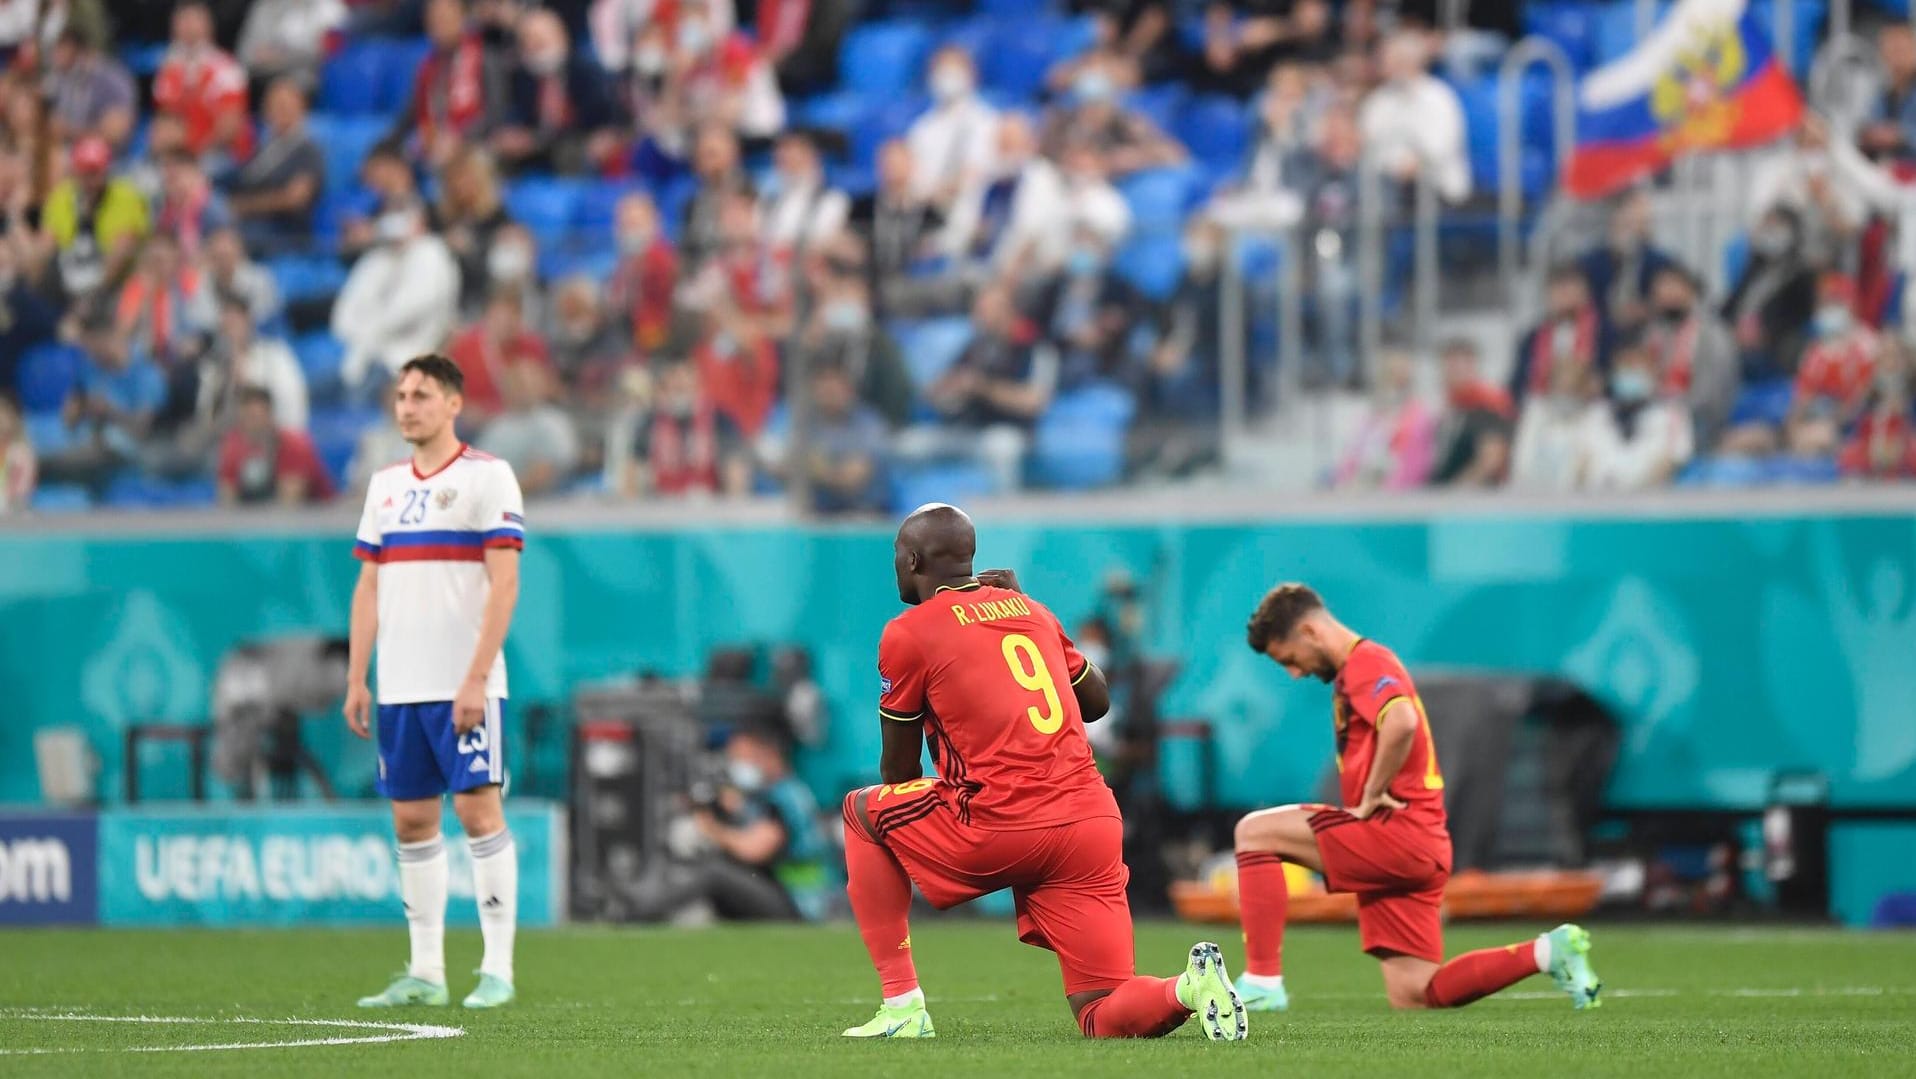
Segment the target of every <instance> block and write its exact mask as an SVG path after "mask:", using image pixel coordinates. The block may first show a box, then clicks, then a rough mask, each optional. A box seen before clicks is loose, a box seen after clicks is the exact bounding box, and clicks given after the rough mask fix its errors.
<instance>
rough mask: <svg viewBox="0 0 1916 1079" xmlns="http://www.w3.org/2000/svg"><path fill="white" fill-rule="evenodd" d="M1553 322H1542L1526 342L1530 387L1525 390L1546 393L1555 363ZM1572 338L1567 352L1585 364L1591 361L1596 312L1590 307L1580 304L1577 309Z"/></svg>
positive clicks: (1593, 351)
mask: <svg viewBox="0 0 1916 1079" xmlns="http://www.w3.org/2000/svg"><path fill="white" fill-rule="evenodd" d="M1554 325H1555V324H1554V321H1553V322H1546V323H1544V325H1543V327H1542V328H1541V329H1539V330H1538V331H1537V334H1536V336H1535V337H1534V338H1532V340H1531V342H1530V386H1529V392H1530V393H1536V394H1543V393H1549V392H1550V369H1551V367H1553V366H1554V365H1555V364H1556V358H1557V354H1556V351H1555V350H1554V348H1553V347H1552V346H1553V345H1555V344H1556V337H1557V335H1556V333H1554V332H1553V330H1554ZM1576 330H1577V334H1576V340H1575V341H1574V342H1573V343H1572V344H1571V346H1570V350H1571V354H1572V355H1574V356H1576V357H1577V358H1578V359H1579V360H1580V361H1582V362H1583V363H1585V364H1590V363H1594V362H1595V361H1596V358H1597V311H1596V308H1594V307H1588V306H1586V307H1584V308H1583V309H1582V310H1581V311H1578V312H1577V327H1576Z"/></svg>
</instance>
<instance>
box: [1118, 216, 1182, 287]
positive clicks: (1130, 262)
mask: <svg viewBox="0 0 1916 1079" xmlns="http://www.w3.org/2000/svg"><path fill="white" fill-rule="evenodd" d="M1112 266H1113V268H1114V269H1116V270H1117V271H1118V276H1120V277H1122V278H1124V279H1125V280H1126V281H1129V282H1130V283H1131V286H1132V287H1133V288H1135V289H1137V290H1138V291H1139V292H1142V293H1144V294H1145V295H1146V296H1147V297H1149V298H1151V299H1153V300H1162V299H1165V298H1167V297H1169V296H1170V295H1171V293H1172V292H1174V291H1176V289H1177V287H1178V278H1180V277H1181V276H1183V274H1184V249H1183V245H1182V242H1181V237H1180V235H1179V233H1178V232H1177V231H1176V230H1175V229H1170V230H1158V231H1155V232H1148V233H1144V234H1141V235H1137V236H1133V237H1132V238H1131V240H1130V241H1129V242H1127V243H1126V244H1125V245H1124V246H1123V247H1122V248H1120V249H1119V250H1118V257H1117V259H1116V261H1115V262H1114V263H1113V264H1112Z"/></svg>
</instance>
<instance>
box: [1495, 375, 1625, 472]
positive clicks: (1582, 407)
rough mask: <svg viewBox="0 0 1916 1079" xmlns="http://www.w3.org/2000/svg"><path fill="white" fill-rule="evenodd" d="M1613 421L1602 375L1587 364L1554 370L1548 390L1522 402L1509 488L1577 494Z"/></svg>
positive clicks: (1610, 437)
mask: <svg viewBox="0 0 1916 1079" xmlns="http://www.w3.org/2000/svg"><path fill="white" fill-rule="evenodd" d="M1614 429H1615V421H1614V420H1613V419H1612V418H1611V416H1610V403H1609V402H1608V401H1607V400H1605V399H1604V396H1603V376H1602V375H1601V374H1599V373H1598V371H1597V369H1596V368H1595V367H1593V366H1591V365H1589V364H1579V363H1560V364H1556V365H1554V366H1552V367H1551V369H1550V383H1549V389H1548V390H1547V392H1545V393H1540V394H1532V395H1531V396H1529V397H1528V398H1526V399H1525V400H1524V403H1523V409H1522V411H1521V413H1520V414H1519V415H1518V417H1517V437H1516V442H1515V445H1514V446H1513V447H1512V449H1511V460H1510V486H1511V487H1513V488H1515V489H1518V490H1523V491H1549V492H1563V491H1574V490H1576V489H1577V488H1578V487H1579V486H1581V485H1582V484H1583V483H1584V480H1585V476H1586V473H1587V472H1588V471H1589V465H1590V462H1589V454H1590V453H1591V452H1592V450H1593V449H1594V448H1596V447H1599V446H1605V445H1608V444H1609V442H1610V441H1611V439H1612V438H1613V435H1612V432H1613V431H1614Z"/></svg>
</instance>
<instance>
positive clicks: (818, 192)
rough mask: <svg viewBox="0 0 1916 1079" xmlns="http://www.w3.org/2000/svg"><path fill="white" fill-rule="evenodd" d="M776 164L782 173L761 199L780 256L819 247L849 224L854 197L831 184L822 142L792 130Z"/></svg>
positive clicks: (767, 232) (781, 142)
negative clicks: (821, 159)
mask: <svg viewBox="0 0 1916 1079" xmlns="http://www.w3.org/2000/svg"><path fill="white" fill-rule="evenodd" d="M772 164H773V167H774V168H775V169H776V170H777V171H776V172H775V174H774V177H773V180H772V182H771V184H769V185H767V190H766V191H764V192H763V193H762V194H761V195H760V198H759V222H760V225H759V228H760V230H761V235H762V236H763V237H764V239H765V243H766V246H768V247H770V248H771V249H772V251H773V252H774V253H775V254H777V255H780V256H783V255H788V254H791V253H793V252H796V251H800V250H804V249H807V248H812V247H816V246H817V245H818V244H821V243H823V242H824V241H826V240H829V239H831V238H832V237H833V236H836V235H838V233H839V232H840V231H842V230H843V229H844V228H845V222H846V221H847V220H849V219H850V217H851V210H852V200H851V199H850V197H848V196H847V195H846V194H845V193H844V192H843V191H839V190H837V189H835V188H832V187H829V186H827V185H826V183H825V168H824V166H823V165H821V164H820V163H819V160H818V145H817V144H816V143H814V142H813V141H812V136H811V135H810V134H808V133H806V132H803V131H788V132H786V133H785V134H783V135H781V136H779V139H778V147H777V149H776V150H774V151H773V156H772Z"/></svg>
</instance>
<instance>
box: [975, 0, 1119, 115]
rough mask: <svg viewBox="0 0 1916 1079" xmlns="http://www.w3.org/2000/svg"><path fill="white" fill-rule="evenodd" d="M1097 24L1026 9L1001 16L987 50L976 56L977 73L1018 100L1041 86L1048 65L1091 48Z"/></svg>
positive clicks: (1034, 92)
mask: <svg viewBox="0 0 1916 1079" xmlns="http://www.w3.org/2000/svg"><path fill="white" fill-rule="evenodd" d="M1095 35H1096V24H1095V23H1094V22H1092V21H1091V20H1090V19H1089V18H1083V19H1061V18H1057V17H1056V16H1049V15H1041V16H1033V15H1031V14H1030V13H1029V12H1026V13H1023V14H1022V15H1020V16H1019V17H1016V18H1006V19H1002V20H1000V21H999V23H998V29H997V32H996V33H995V34H993V35H992V38H991V45H990V47H989V51H987V52H986V53H985V54H984V55H982V56H979V57H978V58H977V59H978V73H979V75H980V76H981V78H982V81H983V83H984V85H985V86H986V87H988V88H990V89H993V90H998V91H1000V92H1003V93H1006V94H1010V95H1012V96H1013V97H1016V98H1019V99H1029V98H1032V97H1036V96H1037V95H1038V93H1039V92H1040V91H1042V90H1043V89H1044V77H1045V73H1046V72H1047V71H1049V70H1050V69H1051V65H1052V64H1054V63H1056V62H1058V61H1059V60H1062V59H1064V58H1065V57H1068V56H1076V55H1077V54H1079V53H1081V52H1083V51H1084V50H1086V49H1088V48H1090V47H1091V43H1092V41H1093V40H1094V39H1095Z"/></svg>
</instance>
